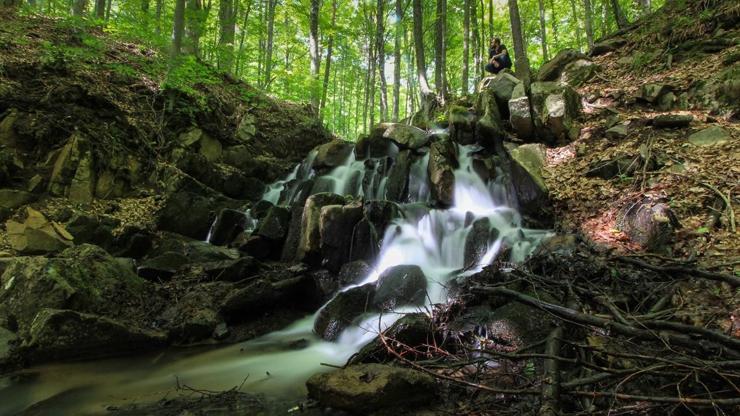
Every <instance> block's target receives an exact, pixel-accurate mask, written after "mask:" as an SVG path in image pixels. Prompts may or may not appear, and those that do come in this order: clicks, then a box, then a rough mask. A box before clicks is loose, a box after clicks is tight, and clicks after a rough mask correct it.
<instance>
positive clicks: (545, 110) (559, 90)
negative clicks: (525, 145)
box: [531, 82, 581, 143]
mask: <svg viewBox="0 0 740 416" xmlns="http://www.w3.org/2000/svg"><path fill="white" fill-rule="evenodd" d="M531 104H532V109H533V112H534V115H535V127H536V128H537V134H538V136H541V137H542V138H543V139H546V140H549V141H551V142H552V141H557V142H561V143H562V142H568V141H571V140H575V139H576V138H578V134H579V129H578V127H577V124H576V120H577V119H578V117H579V116H580V114H581V98H580V96H579V95H578V93H577V92H576V91H575V90H574V89H573V88H572V87H570V86H567V85H561V84H557V83H555V82H535V83H533V84H532V103H531Z"/></svg>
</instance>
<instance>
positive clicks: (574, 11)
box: [569, 0, 607, 51]
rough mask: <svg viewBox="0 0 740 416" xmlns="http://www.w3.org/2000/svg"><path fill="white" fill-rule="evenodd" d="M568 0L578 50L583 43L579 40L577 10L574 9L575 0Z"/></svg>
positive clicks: (579, 28) (579, 27) (579, 29)
mask: <svg viewBox="0 0 740 416" xmlns="http://www.w3.org/2000/svg"><path fill="white" fill-rule="evenodd" d="M569 1H570V9H571V13H572V15H573V21H574V22H575V23H576V49H578V50H579V51H580V50H581V45H583V42H582V40H581V25H580V24H579V23H578V10H577V9H576V7H577V6H576V0H569ZM604 1H607V0H604Z"/></svg>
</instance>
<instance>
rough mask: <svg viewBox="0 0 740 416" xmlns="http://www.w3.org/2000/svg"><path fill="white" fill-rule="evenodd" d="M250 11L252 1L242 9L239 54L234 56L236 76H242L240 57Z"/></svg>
mask: <svg viewBox="0 0 740 416" xmlns="http://www.w3.org/2000/svg"><path fill="white" fill-rule="evenodd" d="M251 10H252V0H247V7H246V9H244V19H243V20H242V25H241V26H240V27H239V52H238V53H237V54H236V76H237V77H238V76H240V75H241V74H242V65H241V63H242V55H243V54H244V41H245V40H246V39H247V22H249V12H250V11H251Z"/></svg>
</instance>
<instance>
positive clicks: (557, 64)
mask: <svg viewBox="0 0 740 416" xmlns="http://www.w3.org/2000/svg"><path fill="white" fill-rule="evenodd" d="M576 60H586V56H585V55H583V54H582V53H580V52H578V51H576V50H575V49H563V50H561V51H560V52H558V54H557V55H555V57H554V58H552V59H551V60H549V61H547V62H545V64H543V65H542V66H541V67H540V70H539V72H538V73H537V80H538V81H555V80H557V79H558V78H560V76H561V74H562V73H563V71H564V70H565V68H566V66H567V65H568V64H570V63H572V62H574V61H576Z"/></svg>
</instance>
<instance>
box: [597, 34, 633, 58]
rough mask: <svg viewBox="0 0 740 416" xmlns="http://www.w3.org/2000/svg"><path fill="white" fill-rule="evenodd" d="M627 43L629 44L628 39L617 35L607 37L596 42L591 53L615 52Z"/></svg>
mask: <svg viewBox="0 0 740 416" xmlns="http://www.w3.org/2000/svg"><path fill="white" fill-rule="evenodd" d="M626 44H627V41H626V40H625V39H623V38H619V37H615V38H610V39H606V40H603V41H601V42H598V43H596V44H595V45H594V46H593V48H591V53H590V55H591V56H599V55H604V54H606V53H609V52H614V51H616V50H617V49H619V48H621V47H622V46H624V45H626Z"/></svg>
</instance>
